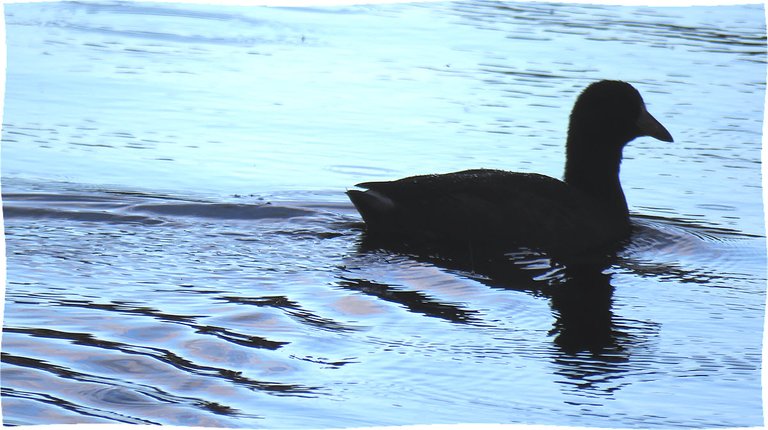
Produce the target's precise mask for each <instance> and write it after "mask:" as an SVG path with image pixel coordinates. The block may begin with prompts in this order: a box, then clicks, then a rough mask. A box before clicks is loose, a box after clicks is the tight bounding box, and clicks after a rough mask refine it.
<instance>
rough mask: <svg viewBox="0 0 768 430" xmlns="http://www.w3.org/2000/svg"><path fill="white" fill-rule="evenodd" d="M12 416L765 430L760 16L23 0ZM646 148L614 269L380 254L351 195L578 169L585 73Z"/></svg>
mask: <svg viewBox="0 0 768 430" xmlns="http://www.w3.org/2000/svg"><path fill="white" fill-rule="evenodd" d="M5 17H6V23H7V27H6V31H7V38H8V72H7V90H6V98H5V112H4V118H3V143H2V187H3V190H2V191H3V205H4V206H3V210H4V215H5V234H6V249H7V265H8V269H7V289H6V307H5V321H4V332H3V344H2V353H3V365H2V388H3V398H2V401H3V417H4V423H5V424H6V425H23V424H60V423H154V424H165V425H204V426H226V427H250V428H318V427H345V426H347V427H349V426H370V425H403V424H426V423H457V422H493V423H524V424H559V425H580V426H590V427H591V426H594V427H628V428H686V427H733V426H756V425H761V424H762V422H763V415H762V404H761V390H760V360H761V342H762V330H763V318H764V303H765V286H766V279H765V273H766V261H765V238H764V235H765V228H764V224H763V205H762V197H761V193H762V190H761V186H760V180H761V178H760V149H761V130H762V119H763V101H764V97H765V76H766V70H765V60H766V57H765V22H764V12H763V8H762V7H761V6H757V5H751V6H715V7H686V8H660V7H655V8H654V7H619V6H605V5H602V6H601V5H558V4H541V3H498V2H444V3H442V2H441V3H426V4H401V5H377V6H350V7H318V8H264V7H223V6H214V5H184V4H148V3H147V4H142V3H99V2H93V3H91V2H89V3H77V2H62V3H38V4H13V5H7V6H5ZM602 78H613V79H623V80H627V81H630V82H632V83H633V84H634V85H635V86H636V87H638V89H639V90H640V91H641V92H642V93H643V95H644V98H645V100H646V103H647V105H648V108H649V110H650V111H651V112H652V113H653V114H654V116H655V117H656V118H658V119H659V120H660V121H661V122H662V123H663V124H664V125H665V126H666V127H667V128H668V129H669V130H670V132H671V133H672V135H673V136H674V137H675V143H673V144H668V143H664V142H659V141H655V140H652V139H648V138H643V139H638V140H637V141H635V142H632V143H631V144H630V145H629V146H628V147H627V150H626V152H625V160H624V163H623V169H622V181H623V184H624V189H625V192H626V194H627V199H628V201H629V204H630V208H631V210H632V212H633V218H634V222H635V225H636V233H635V235H634V237H633V240H632V242H631V243H630V244H628V245H627V246H626V247H625V248H624V249H623V250H621V251H620V252H619V253H618V254H617V255H616V256H615V258H614V259H612V260H611V261H610V264H609V265H608V266H607V267H598V268H592V269H587V270H579V271H577V270H575V269H574V268H563V267H553V266H552V265H551V262H549V261H548V260H547V259H546V256H536V255H525V254H521V255H516V256H514V258H513V260H512V261H508V262H506V264H500V265H498V266H495V265H494V266H487V267H479V266H476V267H466V266H461V265H456V264H452V263H449V262H446V261H441V260H435V259H428V258H422V257H416V256H408V255H401V254H398V253H396V252H389V251H385V250H377V249H370V248H369V247H368V246H367V244H366V243H365V242H364V241H363V240H362V230H361V224H360V219H359V217H358V215H357V214H356V213H355V211H354V209H353V208H352V207H351V204H350V203H349V202H348V201H347V199H346V197H345V196H344V194H343V192H344V190H345V189H348V188H350V187H351V186H353V184H355V183H358V182H362V181H370V180H384V179H394V178H398V177H402V176H406V175H412V174H420V173H433V172H447V171H452V170H459V169H465V168H477V167H488V168H503V169H509V170H518V171H536V172H540V173H544V174H549V175H552V176H556V177H559V176H560V174H561V171H562V159H563V148H562V144H563V141H564V135H565V128H566V123H567V115H568V113H569V111H570V108H571V106H572V103H573V101H574V99H575V96H576V95H577V94H578V92H579V91H580V90H581V89H582V88H583V87H584V86H586V85H587V84H588V83H589V82H591V81H594V80H597V79H602Z"/></svg>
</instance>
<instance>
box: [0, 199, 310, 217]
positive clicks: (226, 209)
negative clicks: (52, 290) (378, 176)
mask: <svg viewBox="0 0 768 430" xmlns="http://www.w3.org/2000/svg"><path fill="white" fill-rule="evenodd" d="M149 200H151V201H149ZM158 200H160V201H158ZM316 212H317V211H316V210H314V209H311V208H302V207H294V206H287V205H280V204H273V203H262V202H259V203H254V204H248V203H223V202H198V201H179V200H178V199H175V198H174V199H171V198H162V197H157V196H143V195H140V194H117V195H83V194H44V193H39V194H35V193H27V194H4V195H3V215H4V216H5V217H6V218H8V219H14V218H32V219H35V218H48V219H62V220H70V221H88V222H106V223H115V224H122V223H129V224H144V225H155V224H163V223H166V222H169V221H178V220H180V219H181V218H203V219H219V220H264V219H290V218H295V217H302V216H311V215H312V214H315V213H316Z"/></svg>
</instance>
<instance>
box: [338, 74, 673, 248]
mask: <svg viewBox="0 0 768 430" xmlns="http://www.w3.org/2000/svg"><path fill="white" fill-rule="evenodd" d="M640 136H651V137H654V138H656V139H659V140H662V141H665V142H672V136H671V135H670V134H669V132H668V131H667V130H666V129H665V128H664V126H662V125H661V124H660V123H659V122H658V121H657V120H656V119H655V118H654V117H653V116H651V114H650V113H648V111H647V110H646V108H645V103H644V102H643V99H642V97H641V96H640V93H639V92H638V91H637V90H636V89H635V88H634V87H632V86H631V85H630V84H628V83H626V82H621V81H609V80H605V81H599V82H595V83H592V84H591V85H589V86H588V87H587V88H586V89H585V90H584V91H583V92H582V93H581V94H580V95H579V97H578V98H577V100H576V103H575V105H574V107H573V110H572V112H571V116H570V124H569V127H568V139H567V141H566V160H565V175H564V180H563V181H560V180H557V179H554V178H551V177H549V176H544V175H540V174H535V173H516V172H507V171H502V170H491V169H475V170H464V171H460V172H454V173H446V174H436V175H422V176H411V177H408V178H404V179H400V180H396V181H386V182H364V183H361V184H358V185H357V186H358V187H360V188H365V189H367V191H360V190H349V191H347V194H348V196H349V198H350V199H351V200H352V203H353V204H354V205H355V207H356V208H357V210H358V211H359V212H360V214H361V215H362V217H363V220H364V221H365V224H366V229H367V234H368V235H369V236H374V237H377V238H381V239H386V240H387V241H388V242H390V243H401V244H413V245H414V246H427V247H430V246H434V247H437V248H439V247H440V246H444V245H448V246H452V247H454V248H456V247H459V248H461V247H469V248H473V247H474V248H476V247H483V246H494V247H502V248H509V249H514V248H518V247H525V248H532V249H537V250H543V251H548V252H550V253H552V254H555V255H575V254H578V253H582V252H589V251H591V250H594V249H601V248H603V247H605V246H610V245H611V244H615V243H618V242H620V241H622V240H623V239H625V238H627V237H628V236H629V234H630V222H629V211H628V209H627V202H626V200H625V198H624V192H623V191H622V189H621V183H620V182H619V165H620V164H621V158H622V150H623V148H624V145H626V144H627V143H628V142H629V141H631V140H633V139H635V138H636V137H640Z"/></svg>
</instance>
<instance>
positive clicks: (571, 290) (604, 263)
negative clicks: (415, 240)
mask: <svg viewBox="0 0 768 430" xmlns="http://www.w3.org/2000/svg"><path fill="white" fill-rule="evenodd" d="M379 250H384V251H387V252H395V253H400V254H405V255H408V256H409V257H411V258H413V259H416V260H419V261H422V262H428V263H430V264H434V265H436V266H439V267H443V268H446V269H450V270H459V271H462V272H464V273H466V274H467V276H468V277H470V278H473V279H475V280H477V281H479V282H482V283H484V284H486V285H489V286H491V287H493V288H504V289H514V290H518V291H527V292H530V293H532V294H536V295H543V296H545V297H548V298H549V299H550V303H551V306H552V310H553V314H554V315H555V319H556V320H555V323H554V327H553V329H552V330H551V334H552V335H553V337H554V343H555V345H556V346H557V347H558V348H559V350H560V351H561V352H563V353H566V354H576V353H580V352H588V353H590V354H591V355H592V356H594V357H600V356H602V355H605V354H607V355H609V356H610V357H612V359H616V358H617V354H619V355H621V353H620V351H621V350H622V349H623V348H622V347H621V346H620V345H619V343H620V342H619V340H621V339H627V338H628V337H627V336H626V335H624V334H623V333H621V332H619V331H618V329H617V328H616V326H615V324H614V315H613V312H612V309H611V308H612V302H613V300H612V297H613V286H612V285H611V283H610V275H609V274H606V273H605V269H607V268H608V267H610V265H611V264H612V262H613V261H614V260H615V258H616V249H611V250H601V252H599V253H595V254H592V255H582V256H580V257H579V258H578V259H571V260H569V261H568V262H566V263H564V262H562V261H555V260H552V259H550V258H549V257H548V256H546V255H545V254H542V253H538V252H533V251H529V250H521V251H515V252H504V251H502V250H499V249H476V248H475V249H471V250H469V249H468V248H464V247H462V248H461V249H457V248H440V249H423V248H412V247H407V246H403V245H402V244H399V243H397V244H394V243H387V242H385V241H382V240H381V239H378V238H372V237H369V236H366V235H365V234H364V235H363V238H362V241H361V244H360V251H361V252H364V253H365V252H372V251H379ZM345 282H349V280H348V279H347V280H345ZM403 304H404V305H406V306H408V307H410V308H413V307H414V304H412V303H410V304H409V303H403ZM420 305H421V306H422V308H423V305H424V304H423V303H421V304H420ZM439 315H440V313H439V312H437V310H436V312H435V316H439Z"/></svg>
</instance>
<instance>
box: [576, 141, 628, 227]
mask: <svg viewBox="0 0 768 430" xmlns="http://www.w3.org/2000/svg"><path fill="white" fill-rule="evenodd" d="M621 152H622V148H621V145H616V143H615V142H606V141H600V139H599V138H594V137H593V138H591V139H590V138H585V136H579V135H575V136H569V137H568V142H567V145H566V162H565V175H564V180H565V182H566V183H567V184H568V185H570V186H572V187H574V188H576V189H578V190H579V191H581V192H583V193H585V194H587V195H588V196H590V197H592V198H594V199H595V202H596V204H599V205H601V206H604V207H605V209H606V210H607V211H609V212H610V213H611V216H615V217H621V218H622V219H626V220H627V221H628V220H629V209H628V208H627V200H626V198H625V197H624V191H623V190H622V189H621V182H620V181H619V168H620V166H621Z"/></svg>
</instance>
